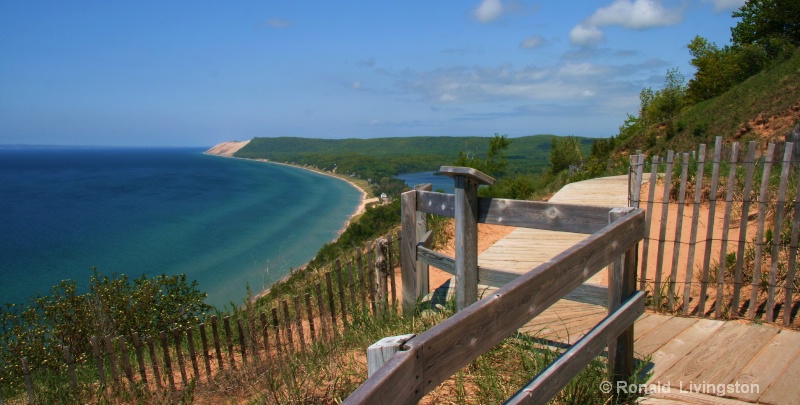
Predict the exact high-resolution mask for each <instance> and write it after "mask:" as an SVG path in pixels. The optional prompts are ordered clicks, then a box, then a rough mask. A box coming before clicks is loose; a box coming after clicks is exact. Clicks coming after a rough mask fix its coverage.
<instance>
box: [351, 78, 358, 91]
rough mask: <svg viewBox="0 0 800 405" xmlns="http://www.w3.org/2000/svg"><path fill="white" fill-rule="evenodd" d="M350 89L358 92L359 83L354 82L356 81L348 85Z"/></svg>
mask: <svg viewBox="0 0 800 405" xmlns="http://www.w3.org/2000/svg"><path fill="white" fill-rule="evenodd" d="M350 87H351V88H353V89H355V90H360V89H361V82H360V81H358V80H356V81H354V82H353V84H351V85H350Z"/></svg>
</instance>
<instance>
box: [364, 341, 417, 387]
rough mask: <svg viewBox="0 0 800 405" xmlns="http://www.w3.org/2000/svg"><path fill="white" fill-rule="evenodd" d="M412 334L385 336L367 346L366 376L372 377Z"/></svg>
mask: <svg viewBox="0 0 800 405" xmlns="http://www.w3.org/2000/svg"><path fill="white" fill-rule="evenodd" d="M414 336H416V335H414V334H409V335H400V336H389V337H385V338H383V339H381V340H379V341H377V342H375V343H373V344H372V345H371V346H370V347H368V348H367V377H372V375H373V374H375V372H376V371H378V370H379V369H380V368H381V367H383V365H384V364H386V362H387V361H389V359H391V358H392V356H394V354H395V353H397V352H399V351H400V348H402V347H403V345H404V344H405V343H406V342H408V341H409V340H410V339H411V338H413V337H414Z"/></svg>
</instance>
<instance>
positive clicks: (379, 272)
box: [373, 238, 389, 314]
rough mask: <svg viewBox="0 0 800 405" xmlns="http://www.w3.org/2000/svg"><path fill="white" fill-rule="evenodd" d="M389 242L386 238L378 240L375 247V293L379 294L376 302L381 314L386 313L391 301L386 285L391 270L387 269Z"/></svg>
mask: <svg viewBox="0 0 800 405" xmlns="http://www.w3.org/2000/svg"><path fill="white" fill-rule="evenodd" d="M387 245H388V241H387V240H386V239H384V238H377V239H375V245H374V246H373V249H374V251H375V255H374V257H375V263H374V266H375V269H374V271H375V280H376V283H377V285H376V286H375V287H376V288H375V291H376V292H377V297H376V299H375V301H377V304H378V310H379V311H380V313H381V314H383V313H385V311H386V308H387V305H386V304H387V303H388V301H389V297H388V292H389V288H388V286H387V284H386V278H387V277H388V276H389V269H388V267H387V264H388V263H387V261H386V256H387V249H388V246H387Z"/></svg>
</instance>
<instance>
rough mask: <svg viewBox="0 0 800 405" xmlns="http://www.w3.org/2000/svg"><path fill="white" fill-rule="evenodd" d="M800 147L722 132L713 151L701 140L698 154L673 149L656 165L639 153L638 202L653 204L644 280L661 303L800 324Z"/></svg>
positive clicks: (699, 312)
mask: <svg viewBox="0 0 800 405" xmlns="http://www.w3.org/2000/svg"><path fill="white" fill-rule="evenodd" d="M799 128H800V127H799ZM796 148H797V147H796V146H795V145H794V144H793V143H792V142H781V143H777V144H774V143H770V144H768V145H766V147H765V148H763V149H761V150H757V149H759V148H757V145H756V143H755V142H750V143H749V144H748V145H747V147H746V151H744V150H742V148H741V147H740V145H739V144H738V143H737V142H732V143H730V144H728V145H724V144H723V143H722V138H721V137H718V138H717V139H716V143H715V145H714V149H713V153H711V151H709V152H708V154H710V155H711V156H706V155H707V151H706V145H700V147H699V150H698V151H697V152H696V153H694V152H693V153H692V154H691V155H692V156H691V158H690V153H677V154H676V153H674V152H673V151H669V152H668V153H667V156H666V158H659V156H653V157H652V158H651V159H650V164H649V165H648V167H645V156H644V155H642V154H639V155H636V156H632V157H631V170H630V178H631V182H630V184H631V191H630V201H631V205H632V206H634V207H639V206H640V205H641V206H642V207H643V208H644V207H646V209H647V218H646V231H645V239H644V242H643V243H642V252H641V255H642V256H641V257H642V260H641V269H640V274H641V276H640V278H639V289H640V290H647V291H650V292H651V293H652V295H653V297H654V301H653V302H654V307H655V308H656V309H661V310H666V311H674V312H681V313H683V314H684V315H695V316H713V317H715V318H723V319H729V318H738V317H746V318H747V319H756V318H760V319H761V320H762V321H765V322H781V323H782V324H783V325H785V326H792V325H794V326H798V325H800V323H799V322H800V319H798V318H800V317H798V316H797V311H798V307H800V295H798V294H797V286H796V284H797V280H796V277H795V275H796V267H797V252H798V240H799V239H800V173H798V150H797V149H796ZM707 158H708V159H707ZM648 168H649V169H650V170H647V169H648ZM647 171H649V172H650V179H649V181H645V184H642V176H643V173H644V172H647ZM709 172H710V173H709ZM759 176H760V177H761V182H760V184H759V183H758V177H759ZM642 186H647V187H648V188H649V189H648V191H647V193H646V195H644V196H643V197H640V194H643V193H641V192H640V190H641V188H640V187H642ZM657 193H658V194H657ZM670 223H673V224H674V228H673V229H669V227H668V224H670ZM737 228H738V229H737ZM670 249H671V250H672V252H671V254H668V251H669V250H670Z"/></svg>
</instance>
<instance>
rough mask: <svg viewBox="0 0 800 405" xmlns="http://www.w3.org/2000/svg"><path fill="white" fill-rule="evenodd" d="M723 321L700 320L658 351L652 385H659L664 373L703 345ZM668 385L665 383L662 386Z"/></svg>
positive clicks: (654, 358)
mask: <svg viewBox="0 0 800 405" xmlns="http://www.w3.org/2000/svg"><path fill="white" fill-rule="evenodd" d="M723 324H724V322H722V321H713V320H710V319H700V320H698V321H697V322H696V323H694V324H693V325H691V326H689V327H688V328H686V330H684V331H683V332H681V333H680V334H679V335H678V336H675V338H674V339H672V340H670V341H669V342H667V344H665V345H664V346H662V347H661V348H660V349H658V350H656V351H655V352H653V354H652V356H653V357H652V360H651V361H652V362H653V370H652V372H653V375H652V377H650V380H649V382H650V383H655V384H658V383H659V379H660V377H661V375H662V374H664V372H666V371H667V370H669V369H670V367H672V366H673V365H675V363H677V362H678V361H680V360H681V359H683V358H684V356H686V355H688V354H689V353H690V352H691V351H692V350H694V349H695V348H696V347H698V346H700V345H701V344H703V343H704V342H705V341H706V340H707V339H708V338H709V337H711V336H712V335H713V334H714V333H715V332H716V331H717V330H718V329H719V328H720V327H722V325H723ZM664 384H666V381H664V382H663V383H662V384H661V385H664Z"/></svg>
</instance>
